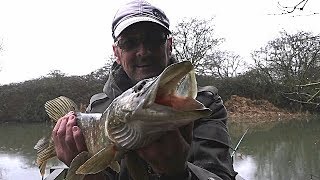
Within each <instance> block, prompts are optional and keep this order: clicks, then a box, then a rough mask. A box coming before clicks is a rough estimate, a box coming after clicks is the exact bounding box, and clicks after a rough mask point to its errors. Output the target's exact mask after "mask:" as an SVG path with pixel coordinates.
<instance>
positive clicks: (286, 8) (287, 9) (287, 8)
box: [272, 0, 319, 16]
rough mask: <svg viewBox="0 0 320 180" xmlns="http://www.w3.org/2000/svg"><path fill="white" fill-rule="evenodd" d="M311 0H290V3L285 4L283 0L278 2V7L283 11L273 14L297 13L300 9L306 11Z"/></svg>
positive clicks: (313, 13) (314, 13) (312, 13)
mask: <svg viewBox="0 0 320 180" xmlns="http://www.w3.org/2000/svg"><path fill="white" fill-rule="evenodd" d="M308 1H309V0H299V1H298V2H290V5H283V2H279V1H278V3H277V7H278V8H279V10H280V11H281V12H280V13H278V14H272V15H285V14H295V13H297V12H298V11H304V10H305V7H306V4H307V3H308ZM316 14H319V13H318V12H311V13H309V12H308V14H305V15H308V16H309V15H316Z"/></svg>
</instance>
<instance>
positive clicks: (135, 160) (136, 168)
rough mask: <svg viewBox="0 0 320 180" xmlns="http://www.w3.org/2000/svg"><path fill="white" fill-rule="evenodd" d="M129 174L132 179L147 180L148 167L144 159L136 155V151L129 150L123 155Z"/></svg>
mask: <svg viewBox="0 0 320 180" xmlns="http://www.w3.org/2000/svg"><path fill="white" fill-rule="evenodd" d="M125 160H126V164H127V168H128V171H129V174H130V176H131V178H132V179H134V180H148V179H149V176H148V168H147V166H146V164H145V163H144V161H142V159H141V158H140V157H139V156H138V154H137V153H136V152H133V151H131V152H129V153H128V154H126V156H125Z"/></svg>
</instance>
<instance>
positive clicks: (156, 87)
mask: <svg viewBox="0 0 320 180" xmlns="http://www.w3.org/2000/svg"><path fill="white" fill-rule="evenodd" d="M152 86H153V87H151V88H150V91H149V93H148V95H147V97H146V101H145V102H144V107H145V108H147V107H150V106H151V105H153V104H158V105H163V106H167V107H171V108H173V109H176V110H183V111H187V110H195V109H203V108H204V106H203V104H202V103H200V102H198V101H197V100H195V98H196V96H197V82H196V78H195V72H194V68H193V65H192V64H191V62H190V61H183V62H179V63H175V64H172V65H170V66H168V67H167V68H166V69H164V71H163V72H162V73H161V74H160V75H159V76H158V77H157V79H156V80H155V82H154V83H153V85H152Z"/></svg>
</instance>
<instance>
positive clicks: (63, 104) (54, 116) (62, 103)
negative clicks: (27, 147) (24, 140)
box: [34, 96, 78, 176]
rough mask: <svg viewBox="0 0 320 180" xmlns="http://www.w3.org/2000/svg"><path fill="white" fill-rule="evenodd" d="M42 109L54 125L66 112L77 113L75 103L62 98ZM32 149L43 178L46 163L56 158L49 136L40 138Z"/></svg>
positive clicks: (52, 101) (50, 101)
mask: <svg viewBox="0 0 320 180" xmlns="http://www.w3.org/2000/svg"><path fill="white" fill-rule="evenodd" d="M44 107H45V111H46V112H47V114H48V116H49V117H50V119H51V120H52V121H53V122H54V123H56V122H57V121H58V119H60V118H61V117H63V116H64V115H65V114H67V113H68V112H70V111H78V107H77V105H76V103H75V102H73V101H72V100H71V99H69V98H67V97H64V96H60V97H57V98H55V99H52V100H49V101H47V102H46V103H45V105H44ZM34 149H35V150H36V151H37V159H36V163H37V165H38V167H39V169H40V173H41V175H42V176H43V175H44V173H45V168H46V164H47V161H48V160H49V159H50V158H53V157H55V156H56V151H55V148H54V143H53V139H52V137H51V135H48V136H46V137H43V138H41V139H40V140H39V141H38V142H37V144H36V145H35V146H34Z"/></svg>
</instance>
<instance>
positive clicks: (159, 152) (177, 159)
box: [137, 123, 193, 176]
mask: <svg viewBox="0 0 320 180" xmlns="http://www.w3.org/2000/svg"><path fill="white" fill-rule="evenodd" d="M192 130H193V123H190V124H189V125H187V126H184V127H182V128H180V129H176V130H173V131H168V132H167V133H166V134H165V135H163V136H162V137H161V138H160V139H159V140H157V141H155V142H153V143H151V144H150V145H148V146H146V147H143V148H141V149H138V150H137V153H138V154H139V156H140V157H141V158H142V159H144V160H145V161H146V162H147V163H148V164H149V165H150V166H151V167H152V169H153V171H154V172H155V173H157V174H163V175H167V176H174V175H177V174H182V173H184V172H185V171H186V165H187V163H186V162H187V156H188V152H189V149H190V143H191V140H192Z"/></svg>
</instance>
